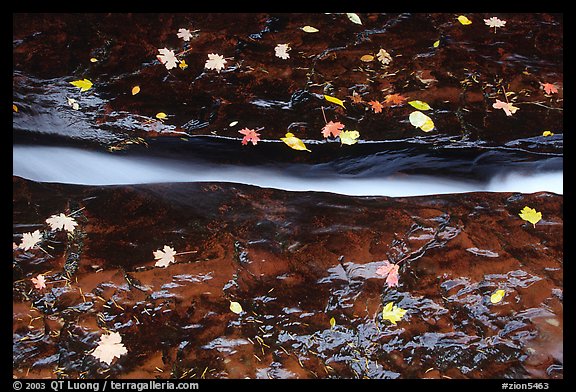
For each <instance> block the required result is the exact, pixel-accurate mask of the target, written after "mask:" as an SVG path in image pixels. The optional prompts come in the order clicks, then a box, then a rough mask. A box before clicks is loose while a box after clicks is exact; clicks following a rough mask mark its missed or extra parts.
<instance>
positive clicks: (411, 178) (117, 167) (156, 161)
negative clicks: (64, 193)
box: [12, 145, 563, 197]
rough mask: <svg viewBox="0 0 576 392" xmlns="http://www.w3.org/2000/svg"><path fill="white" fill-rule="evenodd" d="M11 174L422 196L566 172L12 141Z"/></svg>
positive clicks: (542, 184)
mask: <svg viewBox="0 0 576 392" xmlns="http://www.w3.org/2000/svg"><path fill="white" fill-rule="evenodd" d="M12 151H13V154H12V157H13V158H12V164H13V171H12V173H13V174H14V175H16V176H19V177H23V178H26V179H29V180H33V181H39V182H57V183H65V184H81V185H122V184H145V183H160V182H200V181H211V182H212V181H213V182H232V183H241V184H248V185H256V186H259V187H264V188H276V189H283V190H289V191H319V192H332V193H339V194H344V195H351V196H392V197H401V196H402V197H404V196H421V195H432V194H446V193H463V192H476V191H490V192H522V193H533V192H539V191H547V192H553V193H556V194H563V172H562V171H547V172H534V171H533V172H527V171H525V170H524V171H522V172H515V171H507V172H502V173H501V174H496V175H495V176H494V177H493V178H492V179H491V180H490V181H488V182H473V181H470V182H468V181H460V180H450V179H445V178H440V177H432V176H416V175H406V174H394V175H390V176H385V177H368V178H366V177H354V176H350V175H348V176H344V175H336V174H334V175H328V176H325V177H321V178H319V177H307V176H301V175H295V174H294V173H292V174H291V173H290V172H288V171H286V170H283V169H282V168H279V167H270V166H269V167H253V166H233V165H222V164H214V163H199V162H189V161H181V160H176V159H169V158H160V157H136V156H130V157H128V156H124V155H120V154H118V155H115V154H111V153H103V152H95V151H86V150H82V149H78V148H70V147H48V146H29V145H14V146H13V150H12Z"/></svg>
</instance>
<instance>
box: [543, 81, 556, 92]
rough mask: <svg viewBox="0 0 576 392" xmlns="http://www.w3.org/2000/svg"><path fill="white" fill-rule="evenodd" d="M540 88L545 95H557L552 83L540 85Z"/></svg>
mask: <svg viewBox="0 0 576 392" xmlns="http://www.w3.org/2000/svg"><path fill="white" fill-rule="evenodd" d="M540 86H541V87H542V88H543V89H544V92H545V93H546V94H557V93H558V87H556V85H555V84H552V83H540Z"/></svg>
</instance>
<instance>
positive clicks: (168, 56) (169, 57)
mask: <svg viewBox="0 0 576 392" xmlns="http://www.w3.org/2000/svg"><path fill="white" fill-rule="evenodd" d="M158 52H159V53H160V54H159V55H157V56H156V57H157V58H158V60H160V62H161V63H162V64H164V66H165V67H166V69H172V68H176V66H177V65H178V59H177V58H176V55H175V54H174V51H173V50H170V49H168V48H164V49H158Z"/></svg>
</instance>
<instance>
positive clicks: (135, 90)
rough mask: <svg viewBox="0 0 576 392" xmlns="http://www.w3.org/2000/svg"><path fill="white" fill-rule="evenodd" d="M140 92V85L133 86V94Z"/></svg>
mask: <svg viewBox="0 0 576 392" xmlns="http://www.w3.org/2000/svg"><path fill="white" fill-rule="evenodd" d="M139 92H140V86H134V87H132V95H136V94H138V93H139Z"/></svg>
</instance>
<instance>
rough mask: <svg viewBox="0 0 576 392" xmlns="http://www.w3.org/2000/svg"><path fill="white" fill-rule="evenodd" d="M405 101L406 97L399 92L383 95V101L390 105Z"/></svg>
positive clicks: (400, 103)
mask: <svg viewBox="0 0 576 392" xmlns="http://www.w3.org/2000/svg"><path fill="white" fill-rule="evenodd" d="M405 101H406V97H403V96H402V95H400V94H388V95H386V96H385V97H384V103H385V104H387V105H390V106H397V105H402V104H403V103H404V102H405Z"/></svg>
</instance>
